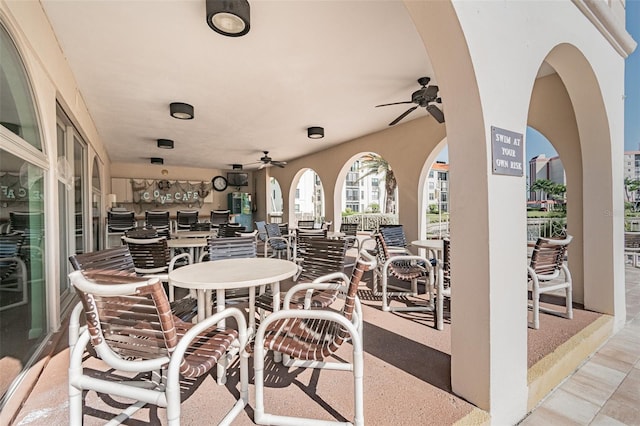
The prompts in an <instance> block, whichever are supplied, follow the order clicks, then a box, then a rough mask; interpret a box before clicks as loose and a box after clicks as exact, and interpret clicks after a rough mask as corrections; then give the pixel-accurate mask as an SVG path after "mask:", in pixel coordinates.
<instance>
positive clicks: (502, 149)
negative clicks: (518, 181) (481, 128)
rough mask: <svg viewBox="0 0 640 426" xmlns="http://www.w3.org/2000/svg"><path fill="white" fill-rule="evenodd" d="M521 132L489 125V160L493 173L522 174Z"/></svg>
mask: <svg viewBox="0 0 640 426" xmlns="http://www.w3.org/2000/svg"><path fill="white" fill-rule="evenodd" d="M522 141H523V138H522V133H516V132H512V131H510V130H505V129H501V128H499V127H494V126H491V160H492V164H493V174H494V175H508V176H524V151H523V149H522Z"/></svg>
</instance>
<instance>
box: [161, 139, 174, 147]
mask: <svg viewBox="0 0 640 426" xmlns="http://www.w3.org/2000/svg"><path fill="white" fill-rule="evenodd" d="M158 148H163V149H173V141H172V140H171V139H158Z"/></svg>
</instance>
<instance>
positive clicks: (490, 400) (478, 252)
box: [449, 126, 528, 424]
mask: <svg viewBox="0 0 640 426" xmlns="http://www.w3.org/2000/svg"><path fill="white" fill-rule="evenodd" d="M449 130H451V126H449ZM489 139H490V129H487V134H486V135H484V140H482V139H480V138H477V137H474V138H472V139H468V138H466V139H465V140H466V143H462V142H460V141H458V140H457V138H456V137H455V135H451V133H450V135H449V142H450V143H449V158H450V164H451V169H450V170H451V172H450V183H451V188H452V189H453V188H455V190H452V191H451V193H450V194H451V241H452V245H451V247H452V248H451V250H452V272H451V275H452V277H451V281H452V283H455V284H453V285H452V303H451V309H452V313H451V316H452V318H451V322H452V328H451V330H452V333H451V352H452V359H451V383H452V387H453V391H454V393H456V394H458V395H460V396H462V397H463V398H465V399H468V400H469V401H471V402H473V403H474V404H476V405H477V406H478V407H480V408H482V409H484V410H487V411H490V413H491V416H492V423H493V424H511V423H514V422H516V421H517V420H519V419H520V418H521V417H522V416H523V415H524V414H525V413H526V400H527V395H528V389H527V382H526V377H527V371H526V370H527V368H526V367H527V363H526V359H527V340H526V338H527V334H526V333H527V325H526V324H527V305H526V303H527V296H526V274H525V271H526V261H527V251H526V231H525V230H526V207H525V206H526V203H525V197H524V194H525V183H524V179H525V178H524V177H514V176H501V175H494V174H492V169H491V144H490V140H489ZM471 141H473V142H471ZM470 151H471V152H470Z"/></svg>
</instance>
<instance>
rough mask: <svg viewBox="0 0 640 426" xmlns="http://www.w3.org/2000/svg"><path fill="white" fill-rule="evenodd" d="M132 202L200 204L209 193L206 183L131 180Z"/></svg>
mask: <svg viewBox="0 0 640 426" xmlns="http://www.w3.org/2000/svg"><path fill="white" fill-rule="evenodd" d="M131 187H132V190H133V201H134V202H138V203H156V204H194V203H197V204H200V203H202V202H204V198H205V197H206V196H207V195H209V192H210V191H211V184H210V183H208V182H195V183H194V182H180V181H168V180H134V179H132V180H131Z"/></svg>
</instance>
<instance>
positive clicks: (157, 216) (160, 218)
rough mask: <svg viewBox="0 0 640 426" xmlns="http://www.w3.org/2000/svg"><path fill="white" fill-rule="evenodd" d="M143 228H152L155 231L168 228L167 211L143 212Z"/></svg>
mask: <svg viewBox="0 0 640 426" xmlns="http://www.w3.org/2000/svg"><path fill="white" fill-rule="evenodd" d="M144 224H145V226H153V227H154V228H156V229H167V228H169V211H167V210H147V211H145V212H144Z"/></svg>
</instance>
